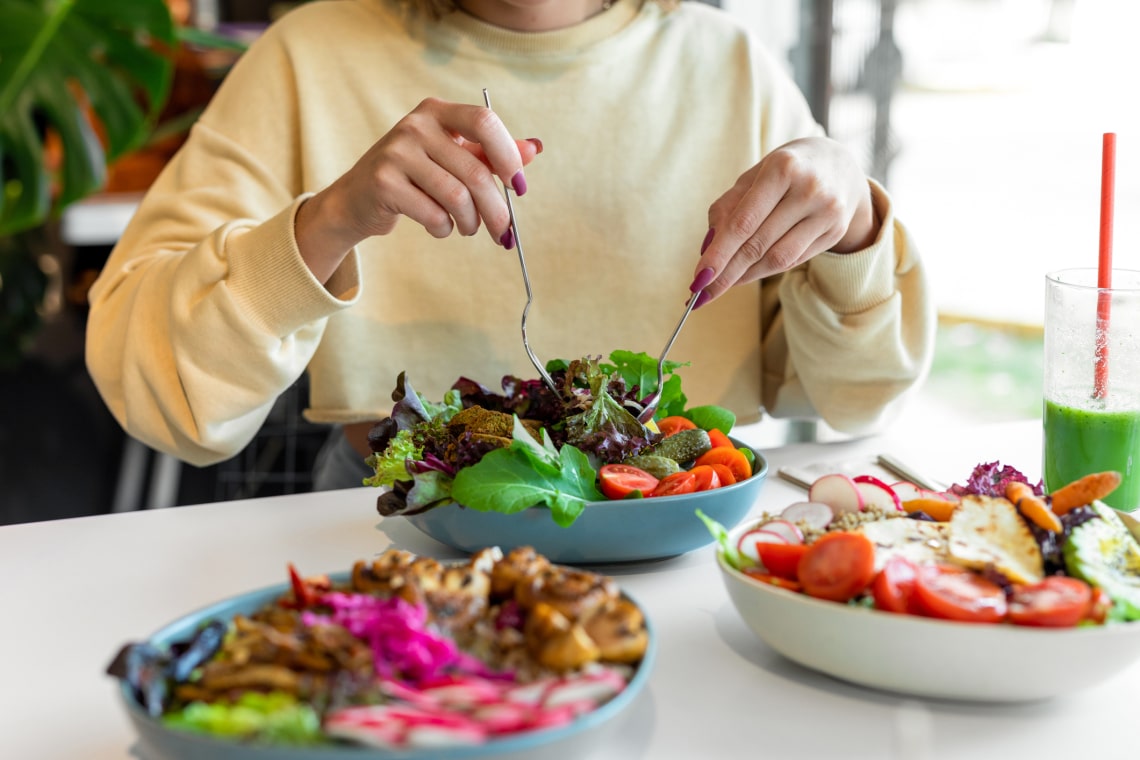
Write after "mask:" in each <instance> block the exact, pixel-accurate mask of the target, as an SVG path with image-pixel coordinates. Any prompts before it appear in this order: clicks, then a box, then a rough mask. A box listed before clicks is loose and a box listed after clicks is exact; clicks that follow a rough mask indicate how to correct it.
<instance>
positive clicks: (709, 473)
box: [689, 464, 720, 491]
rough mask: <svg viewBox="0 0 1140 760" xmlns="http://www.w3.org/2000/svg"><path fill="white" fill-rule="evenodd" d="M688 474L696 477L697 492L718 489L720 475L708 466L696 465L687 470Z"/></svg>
mask: <svg viewBox="0 0 1140 760" xmlns="http://www.w3.org/2000/svg"><path fill="white" fill-rule="evenodd" d="M689 472H691V473H693V474H694V475H696V476H697V490H698V491H710V490H712V489H713V488H720V475H718V474H717V472H716V470H714V469H713V468H712V467H710V466H709V465H707V464H704V465H697V466H696V467H694V468H693V469H691V470H689Z"/></svg>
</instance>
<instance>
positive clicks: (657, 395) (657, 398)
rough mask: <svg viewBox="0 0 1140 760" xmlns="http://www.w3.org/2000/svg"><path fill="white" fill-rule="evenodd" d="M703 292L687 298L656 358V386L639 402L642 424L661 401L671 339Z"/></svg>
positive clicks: (653, 412) (677, 332) (671, 345)
mask: <svg viewBox="0 0 1140 760" xmlns="http://www.w3.org/2000/svg"><path fill="white" fill-rule="evenodd" d="M703 292H704V291H703V290H698V291H697V292H696V293H693V295H692V297H691V298H689V305H688V306H686V307H685V313H684V314H682V315H681V321H680V322H678V323H677V327H676V328H674V330H673V334H672V335H671V336H669V342H668V343H666V344H665V349H664V350H663V351H662V352H661V356H660V357H659V358H658V359H657V388H656V390H654V391H653V393H650V394H649V395H648V396H646V397H645V398H644V399H642V401H641V403H642V406H643V407H644V408H643V409H642V410H641V414H639V415H637V421H638V422H640V423H641V424H642V425H645V424H646V423H648V422H649V421H650V420H652V419H653V415H654V414H656V413H657V405H658V404H659V403H660V402H661V381H662V379H663V378H664V373H665V357H666V356H668V355H669V349H671V348H672V347H673V341H675V340H677V335H678V334H679V333H680V332H681V328H682V327H684V326H685V320H686V319H688V318H689V312H691V311H692V310H693V306H695V305H696V303H697V298H698V297H700V295H701V293H703Z"/></svg>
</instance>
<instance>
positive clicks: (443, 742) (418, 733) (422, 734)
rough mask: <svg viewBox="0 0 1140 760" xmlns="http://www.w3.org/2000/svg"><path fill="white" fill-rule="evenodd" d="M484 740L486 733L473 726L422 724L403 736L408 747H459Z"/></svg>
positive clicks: (411, 728) (410, 729)
mask: <svg viewBox="0 0 1140 760" xmlns="http://www.w3.org/2000/svg"><path fill="white" fill-rule="evenodd" d="M486 740H487V733H486V732H485V731H484V730H483V729H482V728H480V727H478V726H474V725H472V726H461V725H456V726H445V725H431V724H424V725H419V726H412V727H410V728H409V729H408V732H407V733H406V734H405V735H404V743H405V744H407V746H409V747H461V746H464V745H467V744H481V743H482V742H484V741H486Z"/></svg>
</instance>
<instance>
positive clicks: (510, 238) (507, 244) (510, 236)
mask: <svg viewBox="0 0 1140 760" xmlns="http://www.w3.org/2000/svg"><path fill="white" fill-rule="evenodd" d="M499 245H501V246H503V247H504V248H506V249H507V250H508V251H509V250H511V249H512V248H514V247H515V233H514V231H513V230H510V229H508V230H507V231H506V232H504V233H503V236H502V237H501V238H499Z"/></svg>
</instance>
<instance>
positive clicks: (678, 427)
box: [657, 415, 697, 438]
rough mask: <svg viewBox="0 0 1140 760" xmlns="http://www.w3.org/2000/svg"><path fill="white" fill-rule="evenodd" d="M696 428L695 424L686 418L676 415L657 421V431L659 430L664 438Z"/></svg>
mask: <svg viewBox="0 0 1140 760" xmlns="http://www.w3.org/2000/svg"><path fill="white" fill-rule="evenodd" d="M696 426H697V423H695V422H693V421H692V420H690V419H689V418H688V417H678V416H676V415H674V416H672V417H662V418H661V419H659V420H657V429H658V430H660V431H661V434H662V435H664V436H665V437H666V438H668V437H669V436H671V435H673V434H674V433H679V432H681V431H682V430H692V429H693V428H695V427H696Z"/></svg>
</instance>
